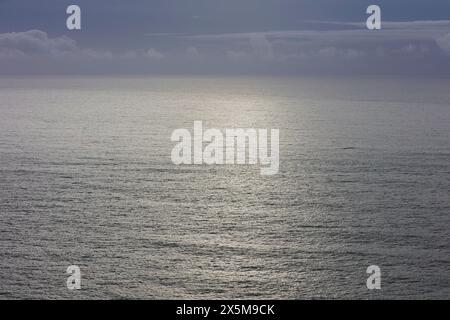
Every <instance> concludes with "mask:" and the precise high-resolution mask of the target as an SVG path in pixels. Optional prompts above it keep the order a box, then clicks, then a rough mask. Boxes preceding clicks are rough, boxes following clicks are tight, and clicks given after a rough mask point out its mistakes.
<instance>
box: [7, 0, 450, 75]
mask: <svg viewBox="0 0 450 320" xmlns="http://www.w3.org/2000/svg"><path fill="white" fill-rule="evenodd" d="M71 4H77V5H79V6H80V7H81V12H82V14H81V17H82V29H81V30H68V29H67V28H66V19H67V14H66V8H67V7H68V6H69V5H71ZM371 4H376V5H379V6H380V7H381V14H382V29H381V30H368V29H367V28H366V19H367V17H368V15H367V14H366V9H367V7H368V6H369V5H371ZM2 74H3V75H15V74H17V75H22V74H69V75H70V74H268V75H304V74H308V75H309V74H311V75H324V74H345V75H379V74H383V75H384V74H389V75H426V76H430V75H431V76H449V75H450V1H449V0H427V1H425V0H421V1H419V0H384V1H375V0H370V1H366V0H345V1H343V0H71V1H66V0H0V75H2Z"/></svg>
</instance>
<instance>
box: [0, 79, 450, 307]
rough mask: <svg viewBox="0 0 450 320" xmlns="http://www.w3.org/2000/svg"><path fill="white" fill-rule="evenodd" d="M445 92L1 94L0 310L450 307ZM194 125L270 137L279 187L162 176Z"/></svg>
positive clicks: (157, 85) (128, 87)
mask: <svg viewBox="0 0 450 320" xmlns="http://www.w3.org/2000/svg"><path fill="white" fill-rule="evenodd" d="M449 88H450V80H446V79H419V80H417V79H416V80H410V79H402V78H391V79H384V78H371V79H364V78H358V79H342V78H329V79H315V78H305V79H294V78H292V79H286V78H285V79H281V78H280V79H275V78H272V79H268V78H267V79H266V78H187V77H186V78H182V77H179V78H176V77H161V78H156V77H155V78H121V79H104V78H91V79H85V78H78V79H67V78H46V79H39V78H4V79H2V80H0V298H3V299H5V298H64V299H70V298H81V299H84V298H170V299H172V298H230V299H231V298H289V299H300V298H359V299H372V298H376V299H379V298H441V299H443V298H445V299H448V298H450V276H449V274H450V255H449V253H450V232H449V225H450V215H449V214H450V90H448V89H449ZM194 120H202V121H203V124H204V126H205V127H208V128H219V129H220V128H233V127H237V128H267V129H270V128H279V129H280V173H279V174H278V175H276V176H261V175H260V174H259V168H258V167H255V166H212V167H209V166H206V165H199V166H180V167H177V166H175V165H173V164H172V162H171V159H170V152H171V149H172V147H173V146H174V143H172V142H171V141H170V135H171V133H172V131H173V130H175V129H177V128H187V129H190V130H192V126H193V122H194ZM372 264H375V265H378V266H380V268H381V271H382V290H379V291H369V290H368V289H367V288H366V278H367V277H368V275H367V274H366V268H367V267H368V266H369V265H372ZM69 265H78V266H80V267H81V271H82V290H80V291H77V292H73V291H69V290H68V289H67V288H66V279H67V276H68V275H67V274H66V273H65V271H66V268H67V267H68V266H69Z"/></svg>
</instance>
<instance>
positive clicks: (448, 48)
mask: <svg viewBox="0 0 450 320" xmlns="http://www.w3.org/2000/svg"><path fill="white" fill-rule="evenodd" d="M436 42H437V44H438V46H439V47H440V48H441V49H442V51H444V52H445V53H446V54H447V55H449V56H450V33H447V34H446V35H443V36H440V37H437V38H436Z"/></svg>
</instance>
